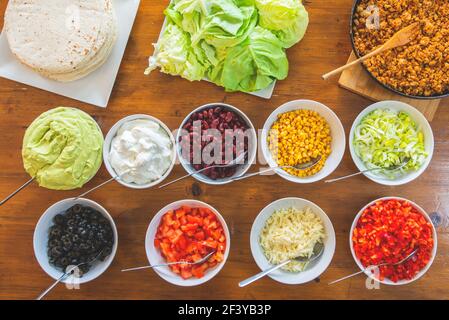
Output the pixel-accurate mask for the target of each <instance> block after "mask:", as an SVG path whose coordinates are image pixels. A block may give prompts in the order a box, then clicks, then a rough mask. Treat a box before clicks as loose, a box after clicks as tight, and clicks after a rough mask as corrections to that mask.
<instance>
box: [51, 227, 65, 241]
mask: <svg viewBox="0 0 449 320" xmlns="http://www.w3.org/2000/svg"><path fill="white" fill-rule="evenodd" d="M61 233H62V231H61V229H60V228H59V227H56V226H53V227H51V229H50V232H49V237H50V238H51V239H52V238H59V237H60V236H61Z"/></svg>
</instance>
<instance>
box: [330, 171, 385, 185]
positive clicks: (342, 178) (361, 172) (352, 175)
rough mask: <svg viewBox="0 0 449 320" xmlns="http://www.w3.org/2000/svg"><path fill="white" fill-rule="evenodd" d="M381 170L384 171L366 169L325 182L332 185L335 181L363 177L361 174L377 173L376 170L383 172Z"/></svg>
mask: <svg viewBox="0 0 449 320" xmlns="http://www.w3.org/2000/svg"><path fill="white" fill-rule="evenodd" d="M381 169H382V168H371V169H366V170H363V171H359V172H356V173H353V174H350V175H347V176H343V177H340V178H336V179H330V180H326V181H324V182H325V183H331V182H335V181H340V180H344V179H348V178H352V177H355V176H358V175H361V174H363V173H367V172H371V171H376V170H381Z"/></svg>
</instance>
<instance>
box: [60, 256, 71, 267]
mask: <svg viewBox="0 0 449 320" xmlns="http://www.w3.org/2000/svg"><path fill="white" fill-rule="evenodd" d="M59 261H60V263H61V265H63V266H64V267H67V266H68V265H69V259H67V258H66V257H62V258H61V259H60V260H59Z"/></svg>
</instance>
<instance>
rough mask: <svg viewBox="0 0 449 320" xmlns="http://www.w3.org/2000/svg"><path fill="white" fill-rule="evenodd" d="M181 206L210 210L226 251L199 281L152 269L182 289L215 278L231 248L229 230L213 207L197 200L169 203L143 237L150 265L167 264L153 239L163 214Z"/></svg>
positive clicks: (161, 268)
mask: <svg viewBox="0 0 449 320" xmlns="http://www.w3.org/2000/svg"><path fill="white" fill-rule="evenodd" d="M181 206H189V207H192V208H207V209H209V210H211V211H212V212H213V213H214V214H215V215H216V216H217V218H218V220H219V221H220V223H221V225H222V226H223V230H224V233H225V236H226V250H225V253H224V259H223V261H222V262H221V263H219V264H218V265H217V266H215V267H214V268H212V269H207V270H206V272H205V275H204V277H202V278H201V279H197V278H190V279H183V278H181V276H180V275H179V274H176V273H174V272H173V271H171V269H170V268H169V267H160V268H153V270H154V271H155V272H156V273H157V274H158V275H159V276H160V277H161V278H162V279H164V280H166V281H167V282H169V283H171V284H174V285H177V286H183V287H191V286H197V285H200V284H203V283H205V282H207V281H209V280H210V279H212V278H213V277H215V276H216V275H217V274H218V273H219V272H220V270H221V269H222V268H223V266H224V264H225V263H226V260H227V259H228V256H229V249H230V246H231V236H230V234H229V229H228V226H227V224H226V221H225V220H224V219H223V217H222V216H221V214H220V213H219V212H218V211H217V209H215V208H214V207H212V206H210V205H209V204H207V203H204V202H201V201H198V200H179V201H176V202H173V203H170V204H169V205H167V206H165V207H164V208H162V209H161V210H160V211H159V212H158V213H157V214H156V215H155V216H154V217H153V219H152V220H151V223H150V225H149V226H148V229H147V233H146V236H145V251H146V253H147V258H148V261H149V262H150V265H154V264H163V263H167V261H166V260H165V258H164V257H163V256H162V255H161V253H160V251H159V250H158V249H156V248H155V247H154V239H155V237H156V233H157V229H158V227H159V224H160V222H161V219H162V217H163V216H164V214H166V213H167V212H168V211H170V210H175V209H178V208H180V207H181Z"/></svg>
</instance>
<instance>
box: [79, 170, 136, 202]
mask: <svg viewBox="0 0 449 320" xmlns="http://www.w3.org/2000/svg"><path fill="white" fill-rule="evenodd" d="M132 171H133V169H129V170H126V171H125V172H123V173H122V174H120V175H116V176H114V177H112V178H111V179H109V180H106V181H105V182H103V183H100V184H99V185H98V186H96V187H93V188H92V189H89V190H87V191H86V192H84V193H82V194H80V195H79V196H77V197H76V198H75V200H77V199H79V198H82V197H84V196H86V195H87V194H89V193H91V192H93V191H95V190H97V189H99V188H101V187H102V186H104V185H106V184H108V183H109V182H112V181H118V180H120V179H121V178H122V176H124V175H125V174H127V173H130V172H132Z"/></svg>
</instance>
